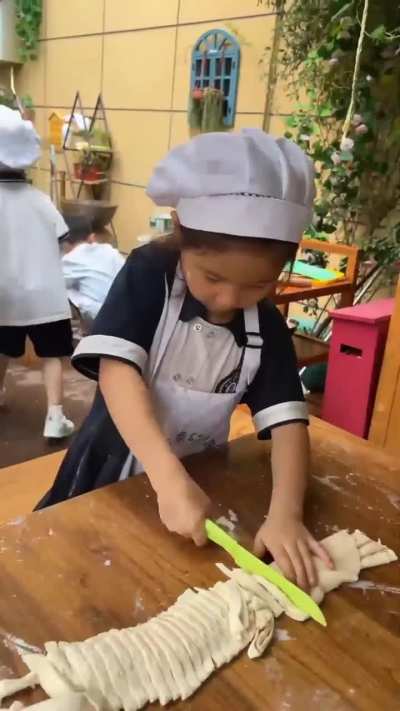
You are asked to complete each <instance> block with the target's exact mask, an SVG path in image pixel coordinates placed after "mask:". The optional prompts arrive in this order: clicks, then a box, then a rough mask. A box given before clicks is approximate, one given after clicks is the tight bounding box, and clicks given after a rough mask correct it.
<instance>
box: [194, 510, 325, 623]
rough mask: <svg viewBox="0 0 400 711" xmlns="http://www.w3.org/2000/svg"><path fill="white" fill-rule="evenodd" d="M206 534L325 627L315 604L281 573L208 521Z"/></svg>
mask: <svg viewBox="0 0 400 711" xmlns="http://www.w3.org/2000/svg"><path fill="white" fill-rule="evenodd" d="M206 532H207V536H208V538H209V540H210V541H212V542H213V543H216V544H217V546H220V547H221V548H223V549H224V550H225V551H226V552H227V553H229V555H230V556H231V557H232V558H233V560H234V561H235V563H236V564H237V565H238V566H239V567H240V568H243V570H246V571H247V572H248V573H254V574H256V575H261V577H263V578H265V579H266V580H268V581H269V582H270V583H273V584H274V585H276V587H278V588H279V589H280V590H282V592H284V593H285V595H286V596H287V597H288V598H289V600H290V601H291V602H292V603H293V604H294V605H295V606H296V607H297V608H298V609H299V610H301V611H302V612H305V613H306V614H307V615H309V616H310V617H312V619H313V620H315V621H316V622H318V623H319V624H320V625H322V626H323V627H326V619H325V616H324V615H323V613H322V612H321V609H320V608H319V607H318V605H317V603H316V602H314V600H313V599H312V597H310V595H307V593H306V592H304V590H301V588H299V587H297V585H295V584H294V583H292V582H290V580H287V579H286V578H285V577H284V576H283V575H282V574H281V573H279V572H278V571H277V570H276V569H275V568H272V567H271V566H270V565H267V564H266V563H263V562H262V560H260V559H259V558H257V557H256V556H255V555H253V554H252V553H250V552H249V551H248V550H246V548H243V546H241V545H240V544H239V543H238V542H237V541H236V540H235V539H234V538H232V536H230V535H229V534H228V533H226V531H224V530H223V528H221V527H220V526H218V525H217V524H216V523H214V521H211V520H210V519H207V520H206Z"/></svg>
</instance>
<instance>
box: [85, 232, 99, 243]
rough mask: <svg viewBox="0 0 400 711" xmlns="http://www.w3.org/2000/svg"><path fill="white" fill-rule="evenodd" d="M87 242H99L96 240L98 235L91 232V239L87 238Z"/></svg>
mask: <svg viewBox="0 0 400 711" xmlns="http://www.w3.org/2000/svg"><path fill="white" fill-rule="evenodd" d="M86 242H89V244H93V243H94V242H97V240H96V233H95V232H91V233H90V235H89V237H88V238H87V240H86Z"/></svg>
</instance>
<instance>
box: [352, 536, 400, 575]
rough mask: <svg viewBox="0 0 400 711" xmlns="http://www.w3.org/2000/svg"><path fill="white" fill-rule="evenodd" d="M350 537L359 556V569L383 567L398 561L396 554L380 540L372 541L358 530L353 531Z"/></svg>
mask: <svg viewBox="0 0 400 711" xmlns="http://www.w3.org/2000/svg"><path fill="white" fill-rule="evenodd" d="M352 537H353V539H354V541H355V542H356V545H357V548H358V552H359V555H360V563H361V569H363V568H374V567H375V566H376V565H385V564H386V563H393V562H394V561H395V560H398V558H397V555H396V553H395V552H394V551H392V550H390V548H387V546H385V545H384V544H383V543H381V541H380V540H378V541H373V540H372V539H371V538H368V536H366V535H365V533H362V531H358V530H357V531H354V533H353V534H352Z"/></svg>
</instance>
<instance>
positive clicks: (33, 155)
mask: <svg viewBox="0 0 400 711" xmlns="http://www.w3.org/2000/svg"><path fill="white" fill-rule="evenodd" d="M39 158H40V138H39V136H38V134H37V133H36V130H35V128H34V126H33V124H32V122H31V121H24V119H23V118H22V116H21V114H20V113H19V111H13V110H12V109H9V108H8V107H7V106H0V169H2V170H7V169H9V170H25V168H29V167H30V166H31V165H33V164H34V163H36V161H37V160H38V159H39Z"/></svg>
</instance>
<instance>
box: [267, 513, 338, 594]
mask: <svg viewBox="0 0 400 711" xmlns="http://www.w3.org/2000/svg"><path fill="white" fill-rule="evenodd" d="M267 550H268V551H269V552H270V553H271V555H272V557H273V558H274V560H275V562H276V563H277V565H278V566H279V568H280V570H281V571H282V574H283V575H284V576H285V577H286V578H288V579H289V580H292V581H293V582H294V583H296V584H297V585H298V586H299V587H301V588H303V589H304V590H309V589H310V588H313V587H314V586H315V585H316V584H317V582H318V579H317V574H316V570H315V565H314V561H313V558H312V556H317V557H318V558H320V559H321V560H322V561H323V562H324V563H325V565H327V566H328V567H329V568H332V567H333V565H332V561H331V559H330V557H329V555H328V553H327V552H326V550H325V548H324V547H323V546H322V545H321V544H320V543H318V541H316V540H315V538H314V537H313V536H312V535H311V533H309V531H308V530H307V529H306V527H305V526H304V524H303V522H302V520H301V519H300V518H296V517H293V516H288V515H283V514H276V513H275V514H270V515H269V516H268V517H267V519H266V521H265V522H264V523H263V525H262V526H261V528H260V529H259V531H258V533H257V535H256V538H255V541H254V553H255V555H257V556H258V557H259V558H262V557H263V556H264V555H265V553H266V551H267Z"/></svg>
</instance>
